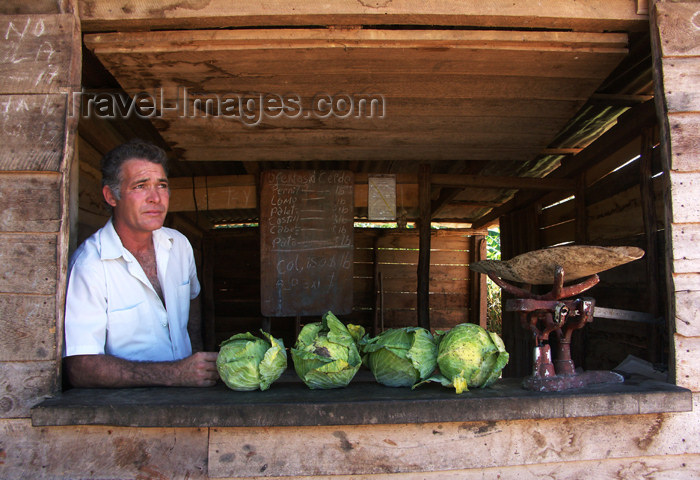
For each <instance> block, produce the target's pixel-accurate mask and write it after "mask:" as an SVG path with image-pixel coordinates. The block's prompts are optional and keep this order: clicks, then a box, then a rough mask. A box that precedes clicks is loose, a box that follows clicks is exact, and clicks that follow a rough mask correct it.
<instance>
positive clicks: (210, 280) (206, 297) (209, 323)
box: [202, 236, 217, 352]
mask: <svg viewBox="0 0 700 480" xmlns="http://www.w3.org/2000/svg"><path fill="white" fill-rule="evenodd" d="M215 254H216V246H215V242H214V240H213V239H212V238H211V237H209V236H205V237H204V238H203V239H202V293H203V296H202V313H203V315H202V317H203V318H202V327H203V330H204V331H203V332H202V339H203V341H204V349H205V350H206V351H208V352H214V351H216V350H217V348H216V329H215V323H216V311H215V304H216V303H215V301H214V262H215V259H214V256H215Z"/></svg>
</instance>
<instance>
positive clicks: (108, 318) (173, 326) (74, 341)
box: [64, 219, 200, 362]
mask: <svg viewBox="0 0 700 480" xmlns="http://www.w3.org/2000/svg"><path fill="white" fill-rule="evenodd" d="M153 244H154V247H155V252H156V264H157V269H158V280H159V282H160V285H161V290H162V292H163V296H164V298H165V306H164V305H163V302H162V301H161V300H160V297H159V296H158V294H157V293H156V291H155V290H154V288H153V286H152V285H151V283H150V281H149V280H148V277H147V276H146V273H145V272H144V271H143V268H141V265H140V264H139V262H138V261H137V260H136V258H135V257H134V256H133V255H132V254H131V252H129V251H128V250H127V249H126V248H124V246H123V245H122V242H121V240H120V238H119V235H117V232H116V230H115V229H114V226H113V225H112V220H111V219H110V220H109V221H108V222H107V224H106V225H105V226H104V227H102V228H101V229H100V230H98V231H97V232H96V233H95V234H93V235H92V236H91V237H90V238H88V239H87V240H86V241H85V242H83V244H82V245H81V246H80V247H79V248H78V249H77V250H76V251H75V253H74V254H73V257H72V258H71V264H70V273H69V279H68V290H67V295H66V318H65V338H66V343H65V350H64V356H73V355H92V354H108V355H113V356H116V357H120V358H124V359H127V360H136V361H156V362H160V361H172V360H179V359H182V358H185V357H187V356H189V355H191V354H192V346H191V343H190V338H189V335H188V333H187V322H188V319H189V310H190V300H192V299H194V298H196V297H197V295H199V291H200V285H199V281H198V280H197V269H196V266H195V262H194V255H193V253H192V246H191V245H190V243H189V241H188V240H187V238H186V237H185V236H184V235H182V234H181V233H180V232H178V231H177V230H173V229H171V228H166V227H162V228H160V229H158V230H155V231H154V232H153ZM166 307H167V308H166Z"/></svg>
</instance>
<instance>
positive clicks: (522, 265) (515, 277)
mask: <svg viewBox="0 0 700 480" xmlns="http://www.w3.org/2000/svg"><path fill="white" fill-rule="evenodd" d="M643 255H644V251H643V250H641V249H639V248H636V247H597V246H589V245H574V246H563V247H554V248H548V249H543V250H535V251H532V252H527V253H524V254H522V255H518V256H517V257H514V258H512V259H510V260H507V261H498V260H482V261H480V262H475V263H473V264H471V265H470V268H471V269H472V270H474V271H477V272H480V273H485V274H487V275H488V276H489V278H490V279H491V280H492V281H493V282H494V283H496V285H498V286H499V287H501V289H503V290H504V291H506V292H508V293H510V294H511V295H513V296H515V297H516V298H512V299H508V300H507V301H506V303H505V311H508V312H517V313H518V315H519V317H520V323H521V325H522V327H523V328H524V329H525V330H527V331H529V332H530V333H531V334H532V336H533V338H534V340H535V350H534V362H533V372H532V376H530V377H527V378H525V380H524V381H523V388H525V389H527V390H534V391H540V392H558V391H564V390H569V389H573V388H580V387H584V386H586V385H590V384H597V383H620V382H622V381H623V380H624V379H623V377H622V375H620V374H618V373H615V372H611V371H604V370H592V371H583V370H581V369H578V370H577V369H576V367H575V366H574V362H573V360H572V359H571V337H572V335H573V332H574V331H575V330H578V329H581V328H583V327H584V326H585V325H586V324H587V323H590V322H592V321H593V316H594V313H595V311H596V307H595V300H594V299H593V298H590V297H582V296H580V295H581V294H582V293H583V292H585V291H586V290H588V289H590V288H591V287H593V286H595V285H596V284H597V283H598V282H599V281H600V279H599V278H598V273H600V272H603V271H605V270H609V269H611V268H614V267H617V266H619V265H623V264H625V263H628V262H631V261H633V260H637V259H639V258H641V257H642V256H643ZM510 282H517V283H521V284H523V286H522V287H518V286H516V285H513V284H512V283H510ZM565 282H577V283H573V284H569V285H567V286H565V285H564V283H565ZM532 285H552V289H551V290H550V291H549V292H547V293H545V294H534V293H532V292H531V291H530V289H531V286H532ZM601 310H606V311H610V310H612V309H601ZM550 335H554V336H555V340H556V342H554V344H555V345H556V351H555V352H554V354H553V352H552V348H551V345H550Z"/></svg>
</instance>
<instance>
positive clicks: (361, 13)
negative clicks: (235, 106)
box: [78, 0, 648, 32]
mask: <svg viewBox="0 0 700 480" xmlns="http://www.w3.org/2000/svg"><path fill="white" fill-rule="evenodd" d="M78 5H79V11H80V16H81V22H82V24H83V29H84V31H110V30H111V31H114V30H136V29H140V30H149V29H166V28H167V29H196V28H197V29H200V28H231V27H244V26H248V27H250V26H255V27H259V26H289V25H297V26H305V25H382V24H386V25H447V26H452V25H455V26H477V27H490V28H528V29H533V28H552V29H574V30H578V31H589V32H590V31H606V30H607V31H629V30H637V31H643V30H645V29H647V28H648V19H647V16H646V15H645V14H643V13H642V14H640V13H638V12H637V8H636V3H635V2H630V1H628V0H588V1H586V2H579V1H576V0H562V1H558V2H549V3H547V4H546V5H542V3H541V2H539V1H538V0H523V1H520V2H511V1H504V0H498V1H490V2H445V1H441V2H427V3H426V2H423V1H421V0H404V1H400V2H385V3H382V4H376V5H375V4H372V5H370V4H364V3H361V2H355V1H352V0H338V1H336V2H333V3H332V4H329V5H326V6H325V7H324V8H319V7H318V5H317V4H315V3H313V2H302V3H299V2H295V1H293V0H281V1H276V2H274V3H272V4H261V3H260V2H257V1H254V0H242V1H237V2H230V1H228V0H213V1H209V2H206V3H205V4H203V5H198V4H197V5H195V4H192V5H189V4H183V3H182V1H181V0H163V1H157V2H156V1H153V0H152V1H142V2H134V3H130V4H129V8H126V7H125V6H124V2H123V1H122V0H101V1H99V2H94V1H91V0H79V2H78Z"/></svg>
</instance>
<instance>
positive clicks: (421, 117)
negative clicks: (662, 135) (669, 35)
mask: <svg viewBox="0 0 700 480" xmlns="http://www.w3.org/2000/svg"><path fill="white" fill-rule="evenodd" d="M90 28H94V30H93V31H89V30H90ZM645 28H646V25H645V24H644V23H643V22H642V23H641V25H635V26H633V28H629V29H627V30H625V31H617V32H604V33H601V32H600V31H597V30H595V29H592V30H591V31H585V32H581V31H562V30H560V29H541V30H540V29H524V28H498V29H496V28H494V29H489V28H483V27H482V28H471V27H466V26H464V27H459V28H457V27H452V28H447V27H441V28H437V27H430V26H416V25H413V26H397V25H391V26H389V25H387V26H377V25H374V26H351V27H348V26H346V27H344V28H327V27H303V28H302V27H295V28H274V29H271V28H231V29H216V30H208V29H197V30H191V29H182V30H154V31H147V32H144V31H140V32H130V31H122V32H101V31H99V27H98V26H95V27H93V26H91V25H87V30H88V31H86V32H85V33H84V37H83V41H84V51H83V92H82V95H81V102H82V106H81V116H80V120H79V145H78V151H79V159H80V169H79V192H80V193H79V198H78V202H79V205H78V207H79V216H78V228H77V229H76V230H75V232H74V233H75V242H79V241H82V240H83V239H84V238H86V237H87V236H88V235H90V234H91V233H92V232H94V231H95V230H96V229H97V228H99V227H100V226H101V225H102V224H103V223H104V221H105V219H106V218H107V215H108V214H107V211H106V210H105V209H104V205H103V202H102V199H101V189H100V173H99V161H100V157H101V156H102V155H103V154H104V153H106V152H107V151H108V150H109V149H111V148H113V147H114V146H116V145H118V144H119V143H121V142H123V141H126V140H128V139H130V138H134V137H140V138H143V139H146V140H149V141H152V142H154V143H156V144H158V145H160V146H162V147H163V148H164V149H166V151H167V152H168V154H169V156H170V158H171V170H170V182H171V208H170V213H169V216H168V219H167V225H168V226H171V227H174V228H177V229H179V230H180V231H182V232H183V233H184V234H186V235H187V237H188V238H189V239H190V241H191V243H192V245H193V247H194V250H195V255H196V259H197V263H198V268H199V276H200V280H201V283H202V286H203V294H202V295H201V296H200V299H201V313H202V318H203V332H204V346H205V347H206V348H208V349H216V348H217V346H218V345H219V344H220V343H221V342H222V341H223V340H225V339H227V338H228V337H229V336H230V335H232V334H235V333H240V332H245V331H253V332H254V331H257V330H259V329H261V328H263V329H266V330H268V331H270V332H271V333H272V334H273V335H275V336H278V337H282V338H284V340H285V344H287V345H292V344H293V343H294V336H295V334H296V331H297V330H298V327H299V325H300V324H303V323H305V322H308V321H317V320H318V318H317V316H315V315H296V316H295V315H286V316H266V315H264V314H263V312H262V310H261V301H262V298H263V297H264V295H265V292H261V271H264V270H265V269H266V268H272V269H274V268H276V265H266V264H265V262H264V261H262V259H261V257H262V256H261V229H263V228H265V225H264V224H263V223H261V205H260V202H259V199H260V195H261V189H262V188H261V176H262V175H263V174H264V173H265V172H269V171H289V170H292V171H300V172H301V171H303V172H308V171H314V172H320V171H324V172H325V171H343V172H351V174H352V179H353V180H352V190H353V203H354V205H353V207H352V210H351V219H352V221H353V224H354V226H353V229H352V230H353V231H352V235H351V237H352V280H351V282H350V284H351V286H352V288H351V290H352V291H347V292H344V293H345V294H346V295H349V296H350V297H351V298H352V308H351V310H350V311H347V312H342V315H339V317H340V318H341V319H342V320H343V321H345V322H348V323H355V324H359V325H363V326H364V327H365V328H366V329H367V331H368V332H374V333H377V332H378V331H381V330H383V329H386V328H393V327H402V326H414V325H417V324H418V323H419V318H418V317H419V309H420V305H419V303H420V300H419V296H420V293H421V292H420V291H421V288H422V287H421V286H420V285H421V278H420V277H421V276H425V277H426V278H427V285H428V290H427V291H428V298H429V325H430V328H431V329H433V330H448V329H450V328H451V327H453V326H455V325H457V324H459V323H463V322H472V323H480V324H482V325H483V326H486V325H487V323H486V322H487V320H486V315H487V310H488V308H489V305H488V304H487V284H486V277H485V276H484V275H480V274H476V273H475V272H472V271H470V269H469V265H470V263H473V262H475V261H479V260H482V259H484V258H485V256H486V243H485V242H486V236H488V234H489V229H494V228H500V242H501V243H500V248H501V256H502V258H503V259H508V258H512V257H514V256H516V255H518V254H521V253H524V252H529V251H533V250H537V249H542V248H550V247H554V246H561V245H571V244H575V245H601V246H618V245H628V246H636V247H640V248H642V249H643V250H644V251H645V256H644V258H643V259H641V260H639V261H636V262H632V263H629V264H627V265H624V266H621V267H618V268H615V269H612V270H610V271H606V272H603V273H601V274H600V280H601V281H600V283H599V284H598V285H596V286H595V287H594V288H592V289H591V290H590V291H589V292H587V295H590V296H592V297H594V298H595V299H596V302H597V305H600V306H602V307H606V308H610V309H621V310H626V311H630V312H637V313H639V315H636V316H635V315H631V316H628V317H627V318H625V319H610V318H605V319H603V318H601V319H595V321H594V322H592V323H591V324H590V325H588V326H586V328H585V329H582V330H580V331H578V332H576V334H575V339H574V342H573V345H574V347H573V351H572V354H573V356H574V361H575V363H576V364H577V365H578V366H581V367H583V368H585V369H610V368H613V367H615V366H616V365H617V364H619V363H620V362H621V361H622V360H624V358H626V357H627V356H628V355H635V356H637V357H640V358H643V359H645V360H649V361H651V362H652V363H654V364H663V363H664V362H665V359H666V358H667V356H668V338H667V327H666V325H667V319H664V315H665V305H664V294H665V288H666V287H665V281H664V265H663V259H664V255H663V251H664V248H665V243H664V233H663V229H664V215H665V212H664V209H663V204H664V203H663V201H664V200H663V186H662V182H663V172H662V167H661V162H660V159H659V154H658V148H656V146H657V144H658V133H657V121H656V114H655V109H654V105H653V81H652V62H651V48H650V45H649V36H648V33H647V32H646V31H645V30H644V29H645ZM591 32H593V33H591ZM321 100H325V103H323V102H321ZM375 177H381V178H387V177H388V178H391V179H392V181H394V182H395V185H396V187H395V190H392V195H393V198H392V202H391V203H392V206H393V207H394V208H395V215H394V218H393V219H389V220H375V219H374V218H373V214H372V213H371V212H370V208H369V207H370V204H371V202H372V195H371V188H372V187H371V185H372V183H371V182H372V179H373V178H375ZM425 225H431V226H432V227H433V228H432V229H430V230H428V232H429V237H430V238H429V247H427V248H428V249H429V268H426V267H425V266H422V267H421V258H422V255H423V251H422V249H426V246H425V241H424V239H421V232H425V231H426V230H425ZM421 227H423V228H421ZM261 293H262V294H261ZM650 318H651V320H649V319H650ZM489 328H493V329H496V328H498V329H499V331H500V333H501V334H502V336H503V339H504V341H505V343H506V346H507V349H508V351H509V352H510V353H511V358H512V359H513V360H512V361H511V362H510V363H509V365H508V367H506V370H504V375H506V376H525V375H527V374H529V369H530V365H531V361H532V359H531V355H532V338H531V337H530V336H529V335H528V334H527V332H526V331H524V330H523V328H522V326H521V325H520V322H519V320H518V319H517V317H516V316H515V315H513V314H512V313H510V312H502V324H501V325H491V324H489Z"/></svg>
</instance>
